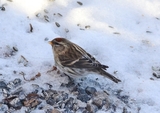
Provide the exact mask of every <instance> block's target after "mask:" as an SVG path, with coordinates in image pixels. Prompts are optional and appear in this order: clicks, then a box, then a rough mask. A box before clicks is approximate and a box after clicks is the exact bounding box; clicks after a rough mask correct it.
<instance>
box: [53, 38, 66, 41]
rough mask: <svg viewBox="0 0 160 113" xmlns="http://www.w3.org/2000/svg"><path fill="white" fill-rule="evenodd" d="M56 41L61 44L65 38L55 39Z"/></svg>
mask: <svg viewBox="0 0 160 113" xmlns="http://www.w3.org/2000/svg"><path fill="white" fill-rule="evenodd" d="M54 40H56V41H57V42H61V41H63V40H64V39H63V38H55V39H54Z"/></svg>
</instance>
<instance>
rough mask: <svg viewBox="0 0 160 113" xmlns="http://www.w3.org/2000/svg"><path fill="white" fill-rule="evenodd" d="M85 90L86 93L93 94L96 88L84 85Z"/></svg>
mask: <svg viewBox="0 0 160 113" xmlns="http://www.w3.org/2000/svg"><path fill="white" fill-rule="evenodd" d="M85 91H86V93H87V94H88V95H90V94H92V95H93V94H95V93H96V92H97V90H96V89H95V88H94V87H89V86H87V87H86V89H85Z"/></svg>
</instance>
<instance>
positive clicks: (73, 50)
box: [48, 37, 121, 83]
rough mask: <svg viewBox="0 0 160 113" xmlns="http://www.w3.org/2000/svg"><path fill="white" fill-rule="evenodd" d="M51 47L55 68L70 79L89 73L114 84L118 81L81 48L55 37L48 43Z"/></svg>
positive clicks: (64, 39) (118, 80)
mask: <svg viewBox="0 0 160 113" xmlns="http://www.w3.org/2000/svg"><path fill="white" fill-rule="evenodd" d="M48 43H49V44H50V45H51V46H52V50H53V54H54V60H55V66H56V67H57V68H58V69H59V70H60V71H61V72H62V73H64V74H66V75H68V76H69V77H71V78H73V79H74V78H78V77H82V76H86V75H88V74H91V73H95V74H98V75H102V76H104V77H107V78H108V79H110V80H112V81H113V82H115V83H118V82H121V80H120V79H118V78H116V77H114V76H113V75H111V74H110V73H108V72H106V70H107V68H109V67H108V66H107V65H103V64H101V63H100V62H99V61H98V60H96V59H95V58H94V57H93V56H92V55H90V54H89V53H88V52H86V51H85V50H84V49H83V48H82V47H80V46H78V45H77V44H75V43H73V42H71V41H69V40H67V39H66V38H62V37H57V38H54V39H53V40H51V41H49V42H48Z"/></svg>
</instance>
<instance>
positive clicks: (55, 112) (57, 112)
mask: <svg viewBox="0 0 160 113" xmlns="http://www.w3.org/2000/svg"><path fill="white" fill-rule="evenodd" d="M51 113H61V112H60V111H58V110H57V109H53V110H52V112H51Z"/></svg>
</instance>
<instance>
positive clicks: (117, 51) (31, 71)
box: [0, 0, 160, 113]
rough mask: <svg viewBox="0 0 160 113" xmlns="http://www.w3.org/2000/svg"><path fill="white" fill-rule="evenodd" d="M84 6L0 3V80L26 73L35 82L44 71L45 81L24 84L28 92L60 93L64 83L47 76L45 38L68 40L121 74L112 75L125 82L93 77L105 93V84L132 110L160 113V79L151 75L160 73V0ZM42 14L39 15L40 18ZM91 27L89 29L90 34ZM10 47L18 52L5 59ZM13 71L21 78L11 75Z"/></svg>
mask: <svg viewBox="0 0 160 113" xmlns="http://www.w3.org/2000/svg"><path fill="white" fill-rule="evenodd" d="M80 2H82V3H83V5H79V4H78V3H77V1H74V0H55V1H54V0H34V1H33V0H13V2H10V1H9V0H1V1H0V6H2V5H4V7H5V9H6V10H5V11H0V74H2V75H1V76H0V79H3V80H5V81H11V80H13V79H14V78H21V79H23V76H22V75H20V74H18V73H20V72H22V71H23V72H24V73H25V74H26V75H25V77H26V78H31V77H33V76H34V75H36V74H37V73H38V72H40V73H41V75H42V76H41V77H39V78H37V79H36V80H35V81H31V82H25V81H24V82H23V85H24V87H25V88H26V90H27V91H28V92H29V90H30V87H29V86H30V85H31V84H39V85H40V86H42V87H45V86H44V84H45V83H47V82H49V83H51V84H52V85H54V86H55V88H57V89H58V88H59V86H60V83H61V81H63V80H62V78H61V77H59V76H58V75H55V74H54V75H55V76H53V75H51V74H48V73H47V71H48V70H50V69H51V68H52V66H53V65H54V60H53V53H52V49H51V46H50V45H49V44H48V41H47V40H45V39H46V38H47V39H48V40H52V39H53V38H56V37H65V38H67V39H69V40H70V41H72V42H74V43H76V44H78V45H80V46H81V47H83V48H84V49H85V50H86V51H87V52H89V53H90V54H92V55H93V56H94V57H95V58H96V59H98V60H99V61H100V62H101V63H103V64H106V65H108V66H109V67H110V68H109V69H108V72H110V73H112V74H113V73H114V72H115V71H117V73H116V74H114V75H115V76H117V77H118V78H120V79H121V80H122V82H121V83H119V84H114V83H112V82H111V81H110V80H108V79H103V77H100V76H98V75H89V76H88V79H93V78H92V77H91V76H93V77H99V83H100V84H101V85H103V86H104V89H107V88H106V87H105V86H106V85H107V87H111V88H112V90H115V89H122V90H123V93H124V94H127V95H129V96H130V98H131V99H132V100H134V102H133V106H138V107H140V108H141V110H140V113H147V112H148V113H149V112H150V113H158V112H160V108H159V106H160V98H159V95H160V88H159V85H160V82H159V81H160V80H159V79H157V78H155V77H153V76H152V73H153V68H154V67H158V68H160V60H159V55H160V38H159V36H160V1H159V0H152V1H151V0H140V1H139V0H134V1H128V0H101V1H98V0H92V2H90V1H86V0H80ZM44 9H46V10H47V11H48V13H45V12H44ZM38 13H40V16H39V17H36V14H38ZM54 13H55V14H54ZM57 13H60V14H62V15H63V16H62V17H61V16H60V15H58V14H57ZM44 15H47V16H48V17H49V22H47V21H45V19H44ZM55 22H58V23H59V24H60V27H57V26H56V25H55ZM29 24H31V25H32V26H33V32H29V30H30V26H29ZM88 25H89V26H90V28H88V29H86V28H85V26H88ZM66 29H68V30H69V32H68V33H67V32H66ZM12 47H17V48H18V52H16V54H15V55H13V56H5V54H6V53H10V51H11V49H12ZM21 55H22V56H24V57H25V58H26V59H27V60H28V65H27V66H24V65H23V63H18V61H19V60H20V58H21ZM13 71H17V73H16V74H13ZM150 78H153V79H154V80H151V79H150ZM64 81H65V80H64ZM106 82H107V83H106ZM0 98H2V97H0ZM130 110H131V112H135V111H134V109H132V108H131V109H130ZM38 112H40V111H38ZM120 112H121V111H120V110H117V113H120ZM98 113H102V111H99V112H98Z"/></svg>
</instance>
